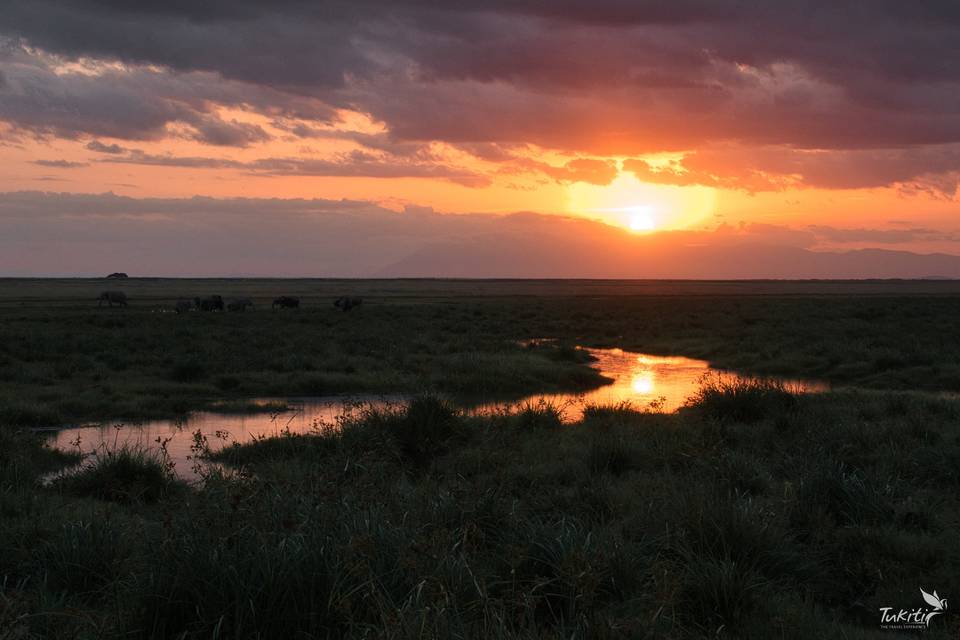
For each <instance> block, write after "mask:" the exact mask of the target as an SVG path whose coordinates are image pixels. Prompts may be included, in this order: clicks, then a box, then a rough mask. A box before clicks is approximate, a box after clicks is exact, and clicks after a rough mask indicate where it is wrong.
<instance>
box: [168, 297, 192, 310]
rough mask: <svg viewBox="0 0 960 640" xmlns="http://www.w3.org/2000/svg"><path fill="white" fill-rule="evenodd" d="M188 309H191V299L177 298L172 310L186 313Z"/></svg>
mask: <svg viewBox="0 0 960 640" xmlns="http://www.w3.org/2000/svg"><path fill="white" fill-rule="evenodd" d="M190 309H193V300H187V299H186V298H184V299H182V300H177V303H176V304H175V305H174V306H173V310H174V311H176V312H177V313H186V312H187V311H190Z"/></svg>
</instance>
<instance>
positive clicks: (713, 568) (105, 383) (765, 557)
mask: <svg viewBox="0 0 960 640" xmlns="http://www.w3.org/2000/svg"><path fill="white" fill-rule="evenodd" d="M353 286H354V287H355V286H356V285H355V284H354V285H353ZM190 293H191V292H189V291H185V292H183V293H180V292H176V291H170V292H169V294H165V295H167V297H166V298H164V299H163V300H160V301H158V302H157V303H156V304H157V306H158V307H159V306H162V305H164V304H170V305H172V304H173V302H174V301H175V300H176V299H177V297H178V296H180V295H189V294H190ZM295 293H297V294H298V295H300V296H301V298H303V299H304V300H305V304H304V306H303V308H301V309H300V310H299V311H297V312H295V313H294V312H291V313H281V312H277V313H272V312H271V311H269V305H267V308H266V309H261V307H262V306H263V305H261V304H259V303H258V305H257V309H256V310H255V311H253V312H252V313H251V312H249V311H248V312H247V313H244V314H234V315H230V314H222V315H221V314H202V315H201V314H192V315H190V317H189V318H187V317H184V316H182V315H181V316H177V315H176V314H163V313H151V311H150V308H149V307H141V306H139V305H138V302H137V296H135V295H133V294H131V296H130V299H131V302H130V305H129V306H128V307H127V308H123V309H119V308H114V309H110V308H108V307H105V308H103V309H99V310H98V309H96V308H92V309H91V308H90V305H89V303H86V304H85V306H83V307H81V306H79V305H76V306H75V305H72V304H68V303H66V302H61V304H58V305H36V304H27V305H21V304H19V303H17V304H6V305H0V315H2V320H3V321H2V323H0V327H2V331H3V332H4V336H3V337H4V339H3V340H2V341H0V345H2V346H0V359H2V360H3V362H2V363H0V372H2V373H3V375H4V376H5V378H4V385H3V389H4V395H3V399H2V405H0V406H2V407H3V412H4V413H3V414H2V415H3V421H4V428H2V429H0V638H4V639H6V638H30V637H38V638H39V637H63V638H94V637H97V638H99V637H106V638H109V637H147V638H210V637H219V638H269V637H317V638H336V637H397V638H407V637H418V638H433V637H465V638H488V637H494V638H496V637H499V638H570V637H579V638H636V637H640V638H643V637H674V638H688V637H692V638H699V637H704V638H706V637H717V636H720V637H731V638H769V637H783V638H811V637H846V638H869V637H876V636H877V635H878V633H880V632H879V631H878V628H877V621H878V618H879V615H878V610H879V609H878V608H879V607H881V606H891V605H892V606H917V605H919V604H920V603H919V602H917V598H918V592H917V589H918V588H920V587H924V588H927V589H928V590H929V589H932V588H934V587H935V588H936V589H937V590H938V591H939V593H941V594H943V595H944V596H945V597H947V596H949V595H950V594H956V593H960V557H958V552H957V550H956V535H955V532H956V531H957V529H958V526H960V505H958V501H957V499H956V497H955V494H956V489H957V487H958V484H960V471H958V470H960V431H958V421H960V404H958V402H957V401H956V400H953V399H951V398H950V397H940V396H939V395H937V394H934V393H918V392H917V390H935V391H952V390H953V391H955V390H957V388H960V385H958V384H957V381H956V379H955V378H954V376H955V375H957V371H956V367H957V365H956V362H958V361H960V359H958V358H957V356H958V355H960V354H958V351H960V346H958V345H957V343H956V341H955V340H954V339H953V337H952V334H951V333H948V332H947V330H948V328H949V327H952V326H955V325H956V324H957V321H958V319H960V301H957V300H955V299H954V298H951V297H941V296H907V297H893V298H891V297H883V296H879V297H856V298H848V297H841V298H831V297H828V298H824V297H816V298H811V297H805V296H786V297H768V296H764V297H753V296H743V295H738V296H719V297H718V296H711V297H709V298H701V297H698V296H688V297H669V298H668V297H660V296H613V295H610V296H596V295H583V296H576V295H574V296H557V297H551V296H540V297H527V296H522V297H520V296H513V297H506V298H505V297H503V296H492V297H488V296H471V297H468V296H461V297H459V298H457V297H456V296H451V295H446V296H437V297H428V296H422V295H421V296H420V297H417V296H392V297H391V296H386V295H384V296H381V297H377V296H371V295H369V293H367V292H364V304H363V306H362V307H360V308H358V309H355V310H354V311H351V313H350V314H343V313H339V312H337V310H336V309H333V308H332V306H330V305H327V306H324V307H320V305H316V307H315V308H313V309H312V308H311V306H310V305H309V304H308V303H309V298H308V296H306V295H305V294H304V293H303V292H302V291H295ZM266 297H268V296H264V298H266ZM165 301H168V302H165ZM185 320H186V321H187V322H185ZM532 336H552V337H557V338H559V339H560V340H559V341H558V342H557V343H553V344H538V345H528V346H524V345H523V344H521V343H520V342H519V341H520V340H523V339H525V338H529V337H532ZM573 344H591V345H595V346H622V347H624V348H634V349H637V350H644V351H648V352H653V353H657V352H660V353H665V354H666V353H673V354H683V355H688V356H693V357H706V358H708V359H710V360H711V361H712V362H714V363H715V364H720V365H725V366H734V367H737V368H739V369H740V370H744V371H748V372H756V373H761V374H762V373H778V374H781V375H788V376H791V377H811V378H822V379H827V380H832V381H834V382H836V383H838V388H837V389H836V390H834V391H832V392H830V393H823V394H812V395H796V394H793V393H791V392H790V390H789V389H786V388H783V387H782V386H779V385H776V384H770V383H764V382H754V383H748V382H744V383H737V384H719V383H718V384H714V385H706V386H704V387H703V388H701V389H700V391H699V393H698V394H696V395H695V396H694V397H693V398H692V399H691V401H690V404H689V406H687V407H686V408H684V409H682V410H681V411H679V412H678V413H675V414H667V413H659V412H647V411H638V410H637V408H636V407H630V406H624V405H618V406H596V407H589V408H588V409H587V410H586V411H584V412H583V417H582V419H581V420H580V421H579V422H577V423H575V424H564V423H563V422H562V420H561V415H560V411H559V410H558V408H557V407H553V406H550V405H549V404H536V403H534V404H530V405H528V406H525V407H522V408H519V409H517V410H514V411H511V412H504V413H500V414H495V415H486V416H471V415H467V414H465V413H464V412H462V411H460V410H459V409H457V408H456V407H455V406H453V405H451V404H450V403H449V402H447V401H446V400H444V399H441V398H438V397H437V396H436V395H435V393H434V392H438V391H440V392H444V394H445V396H446V395H447V394H449V393H450V392H459V391H472V390H476V389H483V390H491V391H495V392H502V393H520V392H527V391H530V390H538V389H539V390H542V391H550V390H554V389H567V388H576V387H578V386H590V385H593V384H596V379H595V378H593V377H591V375H592V374H591V370H590V369H589V367H587V366H586V364H585V363H584V362H582V361H580V360H579V355H578V354H577V353H576V351H575V350H570V349H568V348H567V347H569V346H570V345H573ZM184 362H190V363H193V364H192V365H191V366H189V367H184V368H181V369H177V368H176V365H178V364H181V363H184ZM478 363H479V364H482V365H483V366H479V365H478ZM174 371H177V373H176V374H175V375H174V374H173V372H174ZM224 378H230V379H233V380H234V381H235V382H231V383H230V384H223V383H222V382H221V381H222V380H223V379H224ZM841 383H842V384H846V385H848V388H840V387H841ZM321 384H323V385H328V386H324V387H323V388H325V389H331V388H333V389H338V388H339V389H368V388H369V389H387V388H389V389H390V390H391V391H392V390H397V389H403V390H409V391H411V392H414V393H416V395H417V399H416V400H415V401H414V402H412V403H411V404H410V406H409V407H407V408H396V409H371V410H367V411H362V412H357V413H354V414H352V416H351V417H349V418H345V419H343V420H341V421H340V422H339V424H336V425H335V428H331V429H327V430H322V431H319V432H317V433H313V434H300V435H289V436H281V437H276V438H267V439H263V440H259V441H256V442H252V443H249V444H246V445H243V446H236V447H230V448H227V449H224V450H223V451H221V452H218V453H217V454H215V456H214V457H215V458H216V461H217V462H218V463H219V464H220V465H222V467H213V468H212V469H211V470H210V471H209V472H207V473H206V474H205V477H204V478H203V481H202V482H199V483H197V484H195V485H192V486H188V485H184V484H182V483H180V482H179V481H178V480H177V479H176V478H175V477H173V476H171V475H170V473H169V468H168V467H167V466H166V465H165V464H164V461H163V459H162V457H160V458H155V457H152V456H149V455H145V454H144V453H143V452H138V451H136V450H129V449H123V448H122V447H119V448H117V449H114V450H111V451H108V452H105V455H103V456H102V457H100V458H98V459H97V460H94V461H87V462H86V463H85V464H84V465H83V466H81V467H80V468H79V469H78V470H75V471H74V472H72V473H70V474H68V475H65V476H63V478H62V479H59V480H55V481H54V482H52V483H47V484H44V483H43V482H42V480H44V479H49V477H50V476H49V474H50V472H52V471H55V470H56V469H58V468H61V467H62V466H64V465H66V464H68V463H73V462H76V460H75V458H73V457H71V456H70V455H69V454H66V453H61V452H55V451H50V450H49V449H45V448H43V447H42V446H41V444H40V442H39V441H38V440H37V439H35V438H34V437H31V436H29V434H27V433H26V432H25V431H23V430H22V429H19V428H17V427H19V426H22V425H31V424H41V423H42V424H47V423H58V422H68V421H76V420H82V419H87V418H97V417H102V416H104V415H109V416H117V415H126V414H129V415H170V414H172V413H176V412H178V411H181V410H188V409H193V408H199V407H203V406H206V405H208V404H209V403H212V402H216V401H224V400H229V401H237V402H240V401H241V400H242V399H244V398H249V397H252V396H263V395H283V394H286V393H290V392H291V390H296V389H298V388H302V387H301V386H300V385H306V386H308V387H309V386H311V385H318V386H320V385H321ZM877 389H880V390H879V391H878V390H877ZM238 406H242V404H241V405H238ZM218 469H223V470H222V471H220V470H218ZM956 631H957V622H956V621H955V620H954V618H953V617H952V616H942V618H941V619H937V620H936V621H935V622H933V623H931V628H930V630H929V631H928V632H927V633H928V635H929V637H931V638H947V637H952V635H955V634H956ZM883 633H884V634H885V637H887V636H888V634H889V632H883Z"/></svg>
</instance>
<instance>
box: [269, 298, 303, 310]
mask: <svg viewBox="0 0 960 640" xmlns="http://www.w3.org/2000/svg"><path fill="white" fill-rule="evenodd" d="M277 307H280V308H281V309H299V308H300V298H295V297H293V296H280V297H279V298H275V299H274V301H273V305H271V308H272V309H276V308H277Z"/></svg>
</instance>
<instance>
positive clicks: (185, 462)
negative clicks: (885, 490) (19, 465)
mask: <svg viewBox="0 0 960 640" xmlns="http://www.w3.org/2000/svg"><path fill="white" fill-rule="evenodd" d="M588 351H589V352H590V354H591V355H592V356H593V357H594V358H595V361H594V362H592V363H591V366H592V367H594V368H595V369H597V370H598V371H599V372H600V373H601V374H603V375H604V376H606V377H608V378H611V379H612V380H613V382H612V383H611V384H608V385H605V386H603V387H600V388H598V389H594V390H592V391H588V392H585V393H580V394H574V393H557V394H534V395H531V396H528V397H526V398H522V399H520V400H513V401H509V402H502V401H497V402H484V403H479V404H475V405H472V406H468V407H465V409H466V410H467V411H468V412H469V413H474V414H489V413H492V412H495V411H510V410H515V409H517V408H519V407H522V406H524V405H527V404H531V403H533V404H536V403H538V402H540V401H545V402H550V403H552V404H554V405H556V406H558V407H560V408H561V409H562V411H563V414H564V418H565V420H567V421H571V422H573V421H576V420H579V418H580V417H581V415H582V413H583V408H584V407H585V406H587V405H590V404H593V405H610V404H617V403H621V402H629V403H631V404H632V405H633V406H635V407H636V408H637V409H646V410H653V411H668V412H669V411H676V410H677V409H678V408H679V407H681V406H682V405H683V403H684V402H685V401H686V400H687V399H688V398H689V397H690V396H691V395H693V394H694V393H695V392H696V390H697V389H698V388H699V386H700V384H701V383H702V381H703V380H704V379H705V378H709V377H710V376H722V377H723V378H724V379H725V380H737V379H743V376H738V375H737V374H733V373H730V372H723V371H719V370H716V369H713V368H711V367H710V366H709V364H708V363H707V362H706V361H704V360H694V359H691V358H684V357H680V356H655V355H650V354H643V353H634V352H630V351H623V350H622V349H588ZM782 382H783V383H784V384H786V385H787V386H788V387H789V388H790V389H792V390H795V391H797V392H810V391H823V390H825V389H826V386H825V385H823V384H822V383H816V382H810V381H801V380H782ZM406 398H407V397H406V396H403V395H391V396H384V395H351V396H329V397H319V398H292V399H281V402H283V403H286V405H287V406H288V408H287V409H286V410H283V411H274V412H265V413H256V414H240V415H238V414H231V413H217V412H215V411H197V412H194V413H191V414H189V415H188V416H186V417H185V418H182V419H178V420H151V421H147V422H142V423H125V424H117V423H102V424H97V425H87V426H82V427H72V428H68V429H62V430H59V431H56V432H52V433H51V434H50V438H51V444H52V445H53V446H55V447H57V448H59V449H64V450H72V451H77V450H79V451H81V452H83V453H85V454H95V453H96V452H103V451H105V450H112V449H115V448H117V447H121V446H134V447H142V448H146V449H158V448H160V447H164V448H165V449H166V451H167V454H168V455H169V457H170V459H171V461H173V462H174V463H175V464H176V471H177V473H178V474H179V475H180V476H182V477H185V478H194V477H196V475H197V473H198V471H199V470H200V469H202V468H203V466H204V463H203V462H202V461H201V460H199V459H198V458H197V455H196V454H197V453H198V451H199V448H198V445H201V446H206V447H209V448H210V449H211V450H217V449H220V448H221V447H223V446H226V445H227V444H230V443H232V442H247V441H249V440H251V439H253V438H257V437H269V436H274V435H280V434H281V433H284V432H290V433H307V432H310V431H314V430H318V429H320V428H323V427H324V425H330V424H333V423H335V422H336V420H337V419H338V418H339V417H342V416H343V415H345V414H347V413H349V412H352V411H359V410H360V409H362V408H364V407H371V406H372V407H387V406H402V405H403V404H404V403H405V401H406ZM277 400H278V399H277V398H265V399H262V400H260V401H261V402H263V403H264V404H266V403H271V404H275V403H276V402H277ZM198 438H199V439H200V440H202V441H203V443H200V442H198Z"/></svg>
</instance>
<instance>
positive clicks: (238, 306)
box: [227, 298, 253, 311]
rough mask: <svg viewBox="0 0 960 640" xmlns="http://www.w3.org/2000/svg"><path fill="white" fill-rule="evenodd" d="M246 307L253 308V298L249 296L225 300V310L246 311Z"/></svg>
mask: <svg viewBox="0 0 960 640" xmlns="http://www.w3.org/2000/svg"><path fill="white" fill-rule="evenodd" d="M247 307H249V308H251V309H253V300H251V299H250V298H234V299H233V300H227V311H246V310H247Z"/></svg>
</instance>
